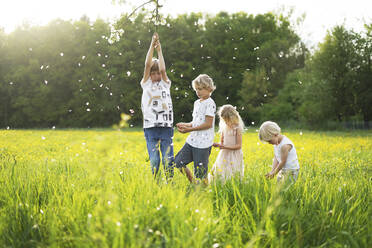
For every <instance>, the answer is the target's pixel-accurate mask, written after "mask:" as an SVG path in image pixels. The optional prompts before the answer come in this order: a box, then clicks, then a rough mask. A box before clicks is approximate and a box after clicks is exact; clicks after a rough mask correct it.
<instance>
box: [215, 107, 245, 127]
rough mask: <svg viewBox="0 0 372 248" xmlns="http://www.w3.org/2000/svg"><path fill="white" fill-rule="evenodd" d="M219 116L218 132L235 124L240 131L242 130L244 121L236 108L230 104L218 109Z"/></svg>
mask: <svg viewBox="0 0 372 248" xmlns="http://www.w3.org/2000/svg"><path fill="white" fill-rule="evenodd" d="M218 116H219V117H220V124H219V132H220V133H222V132H223V131H226V130H227V129H228V128H229V125H228V124H230V126H232V125H236V126H237V127H238V128H239V130H240V131H241V132H243V131H244V122H243V120H242V118H241V117H240V115H239V112H238V111H237V110H236V108H235V107H234V106H232V105H230V104H226V105H223V106H222V107H220V108H219V110H218Z"/></svg>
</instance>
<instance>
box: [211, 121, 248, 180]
mask: <svg viewBox="0 0 372 248" xmlns="http://www.w3.org/2000/svg"><path fill="white" fill-rule="evenodd" d="M237 132H241V131H240V130H239V129H238V128H237V127H236V128H234V129H227V130H226V131H224V132H223V135H224V141H223V145H225V146H235V145H236V144H237V142H236V136H237ZM243 175H244V161H243V151H242V149H239V150H229V149H221V150H220V152H219V153H218V156H217V159H216V162H215V163H214V164H213V167H212V169H211V172H210V173H209V174H208V181H209V182H211V181H213V180H215V179H219V180H221V181H222V182H225V181H226V180H229V179H231V178H232V177H235V176H237V177H239V178H240V179H241V178H243Z"/></svg>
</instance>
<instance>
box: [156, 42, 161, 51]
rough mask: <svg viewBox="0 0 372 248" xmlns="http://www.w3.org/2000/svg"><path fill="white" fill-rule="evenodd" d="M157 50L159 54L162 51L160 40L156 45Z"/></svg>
mask: <svg viewBox="0 0 372 248" xmlns="http://www.w3.org/2000/svg"><path fill="white" fill-rule="evenodd" d="M155 48H156V51H157V52H160V50H161V45H160V41H159V40H158V41H157V42H156V44H155Z"/></svg>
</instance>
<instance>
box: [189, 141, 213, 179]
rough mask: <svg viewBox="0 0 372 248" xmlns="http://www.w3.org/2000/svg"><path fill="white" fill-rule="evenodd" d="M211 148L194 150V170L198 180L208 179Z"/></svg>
mask: <svg viewBox="0 0 372 248" xmlns="http://www.w3.org/2000/svg"><path fill="white" fill-rule="evenodd" d="M210 154H211V147H208V148H203V149H200V148H193V158H194V170H195V172H194V173H195V177H196V178H198V179H202V180H204V179H206V178H207V173H208V163H209V155H210Z"/></svg>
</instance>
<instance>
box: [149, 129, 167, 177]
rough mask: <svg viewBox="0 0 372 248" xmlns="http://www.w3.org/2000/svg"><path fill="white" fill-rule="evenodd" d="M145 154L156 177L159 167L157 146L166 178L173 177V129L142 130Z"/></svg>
mask: <svg viewBox="0 0 372 248" xmlns="http://www.w3.org/2000/svg"><path fill="white" fill-rule="evenodd" d="M143 130H144V133H145V138H146V144H147V152H148V153H149V157H150V164H151V171H152V174H153V175H154V176H157V174H158V172H159V165H160V152H159V144H160V150H161V155H162V162H163V166H164V170H165V174H166V177H167V178H172V177H173V162H174V154H173V128H171V127H151V128H144V129H143Z"/></svg>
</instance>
